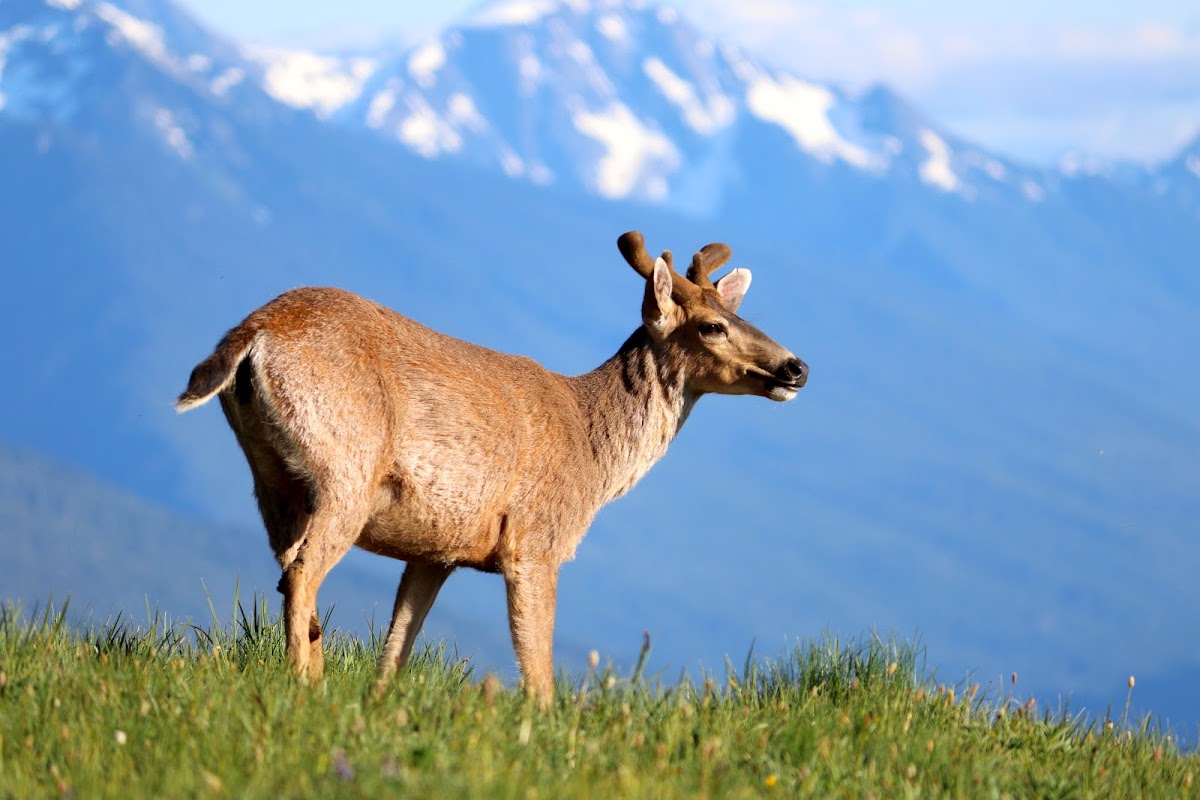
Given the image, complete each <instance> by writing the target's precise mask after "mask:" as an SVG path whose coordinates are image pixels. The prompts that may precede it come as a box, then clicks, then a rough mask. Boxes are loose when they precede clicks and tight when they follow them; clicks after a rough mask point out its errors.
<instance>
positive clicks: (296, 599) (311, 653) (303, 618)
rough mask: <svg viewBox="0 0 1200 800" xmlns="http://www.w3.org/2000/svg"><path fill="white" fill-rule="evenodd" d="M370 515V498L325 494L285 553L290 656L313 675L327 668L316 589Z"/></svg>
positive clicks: (282, 560) (299, 668) (299, 671)
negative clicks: (354, 499)
mask: <svg viewBox="0 0 1200 800" xmlns="http://www.w3.org/2000/svg"><path fill="white" fill-rule="evenodd" d="M366 519H367V508H366V504H365V503H353V502H347V501H345V500H344V499H340V498H321V499H320V500H318V503H317V506H316V507H315V508H313V509H312V510H311V511H308V512H306V514H305V516H304V518H303V526H302V530H301V531H300V535H299V536H298V538H297V541H296V543H295V545H294V546H293V547H291V548H289V549H288V550H287V551H285V552H284V553H283V554H282V555H281V556H280V559H279V561H280V566H282V567H283V577H282V578H281V579H280V581H279V588H280V591H282V592H283V624H284V631H285V634H286V636H287V654H288V660H289V661H290V662H291V663H292V668H293V669H294V670H295V671H296V673H297V674H298V675H300V676H301V677H304V678H306V679H308V680H311V681H316V680H319V679H320V678H321V676H322V675H323V674H324V671H325V654H324V650H323V644H324V643H323V636H322V631H321V623H320V618H319V617H318V615H317V591H318V589H320V587H321V583H322V582H323V581H324V580H325V576H326V575H328V574H329V570H331V569H333V567H334V565H335V564H337V562H338V561H341V559H342V556H344V555H346V553H347V552H348V551H349V550H350V548H351V547H353V546H354V542H355V541H356V540H357V539H358V535H359V533H360V532H361V531H362V528H363V525H365V524H366Z"/></svg>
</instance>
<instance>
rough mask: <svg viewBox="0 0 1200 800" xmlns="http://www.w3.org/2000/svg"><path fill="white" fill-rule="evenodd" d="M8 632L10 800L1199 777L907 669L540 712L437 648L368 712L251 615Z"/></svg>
mask: <svg viewBox="0 0 1200 800" xmlns="http://www.w3.org/2000/svg"><path fill="white" fill-rule="evenodd" d="M65 620H66V614H65V609H60V610H49V609H48V610H47V611H45V612H43V613H41V614H40V615H38V616H36V617H32V618H30V617H26V616H24V615H22V614H21V613H20V612H19V611H18V610H16V609H14V608H12V607H8V608H5V609H2V610H0V797H4V798H9V797H11V798H18V797H19V798H32V797H62V796H72V797H80V798H93V797H96V798H101V797H118V796H119V797H129V796H134V797H222V796H231V797H247V798H254V797H266V798H279V797H311V796H336V797H357V796H362V797H378V796H382V795H402V796H403V795H409V794H412V795H415V796H437V797H489V798H490V797H497V798H505V797H512V798H521V799H522V800H525V798H559V797H606V798H608V797H764V796H771V795H777V796H779V797H796V796H812V797H871V796H875V797H915V796H918V795H919V796H929V795H934V796H938V795H941V796H952V797H1005V796H1008V797H1105V798H1108V797H1139V798H1140V797H1156V796H1157V797H1181V796H1188V795H1189V794H1192V793H1194V792H1197V791H1200V787H1197V786H1196V785H1195V781H1196V779H1197V777H1198V776H1200V757H1198V756H1197V755H1196V754H1194V753H1184V752H1182V751H1181V750H1180V749H1179V747H1178V746H1177V745H1176V744H1175V743H1174V742H1173V741H1172V740H1171V739H1170V738H1169V737H1168V736H1165V735H1163V734H1160V733H1157V732H1156V731H1154V730H1153V729H1152V728H1151V726H1150V724H1149V722H1148V721H1147V722H1144V723H1142V724H1141V725H1139V726H1133V728H1130V727H1129V726H1128V725H1125V724H1122V722H1123V721H1122V720H1118V721H1117V724H1115V725H1113V726H1112V727H1111V728H1110V727H1109V726H1108V725H1107V724H1106V721H1104V720H1096V721H1094V722H1091V723H1087V722H1085V721H1084V720H1081V719H1076V718H1071V717H1070V716H1068V715H1067V714H1066V713H1065V712H1064V713H1058V714H1050V713H1044V712H1042V713H1039V712H1036V711H1034V710H1033V709H1032V708H1029V709H1027V708H1026V707H1024V706H1022V705H1020V704H1018V703H1017V702H1016V701H1015V700H1014V698H1012V697H1002V698H991V699H989V698H984V697H982V696H981V695H980V694H979V693H978V692H977V690H976V689H975V688H974V687H967V686H957V687H946V686H935V685H933V684H932V683H931V682H930V679H929V678H928V677H927V676H926V675H924V674H922V673H921V671H920V667H919V659H920V655H921V653H920V651H919V650H918V649H917V648H916V647H913V646H911V645H907V644H904V643H898V642H895V641H893V642H886V641H882V640H879V639H877V638H874V637H869V638H867V639H864V640H863V641H859V642H849V643H841V642H839V641H837V640H836V639H831V638H826V639H822V640H819V641H816V642H813V643H810V644H807V645H804V646H801V647H799V648H797V649H796V650H795V651H794V652H793V653H791V654H789V655H787V656H785V657H782V658H779V659H776V660H773V661H766V662H749V661H748V663H747V665H746V666H745V668H743V669H742V670H741V671H740V672H739V671H738V670H736V669H732V668H729V669H727V671H726V674H724V675H722V676H719V677H718V676H715V675H714V676H708V677H706V678H704V679H703V680H702V681H700V682H699V683H692V682H688V681H684V682H682V683H680V684H678V685H675V686H670V687H667V686H662V685H659V684H654V683H648V682H646V681H644V680H643V679H642V677H641V666H642V664H643V663H644V656H645V650H643V653H642V655H643V659H642V661H640V662H639V666H638V668H637V669H636V670H635V672H634V673H632V674H630V675H628V676H622V675H618V674H616V673H615V672H613V671H612V670H609V669H602V670H598V671H597V670H591V671H589V672H588V673H587V674H584V675H580V676H573V677H566V676H564V677H562V678H560V680H559V685H558V693H557V697H556V702H555V705H554V707H553V708H552V709H551V710H550V711H549V712H547V713H542V712H539V711H538V710H537V708H536V706H535V705H532V704H530V703H529V702H527V701H526V700H525V698H524V697H523V696H522V695H521V693H520V692H518V691H516V690H515V689H513V688H511V687H505V686H502V685H500V684H499V682H498V681H496V680H495V679H494V678H492V677H490V676H484V677H483V678H482V679H479V677H478V676H475V675H473V674H472V673H471V671H470V670H469V669H467V668H465V667H464V665H463V664H462V663H461V662H456V661H455V660H453V659H452V658H448V657H447V654H446V652H445V650H444V649H440V648H436V647H435V648H429V649H427V650H426V651H425V652H423V653H422V654H421V655H420V657H419V658H417V659H416V660H415V663H413V664H412V665H411V666H410V668H409V669H408V670H407V671H406V672H405V673H403V674H401V675H400V676H398V679H397V680H396V681H395V684H394V688H392V689H391V690H389V691H388V692H387V693H385V694H384V696H383V697H381V698H374V697H373V696H372V695H371V693H370V690H371V687H372V681H373V673H374V667H375V657H376V653H377V651H378V642H376V641H370V642H366V643H364V642H362V641H359V640H356V639H352V638H349V637H344V636H341V637H339V636H333V637H331V639H330V644H328V646H327V655H326V670H327V672H326V678H325V680H324V681H323V682H322V683H320V684H319V685H318V686H316V687H307V686H304V685H303V684H301V683H299V682H298V681H296V680H295V679H293V678H292V677H291V675H290V674H289V673H288V671H287V669H286V664H285V660H284V644H283V636H282V630H281V627H280V624H279V622H278V620H277V619H274V618H271V617H269V616H268V613H267V609H266V606H265V603H257V602H256V603H255V604H254V605H253V606H251V608H250V609H249V611H246V610H245V609H241V610H240V615H239V617H238V619H237V620H236V622H235V623H234V624H232V625H220V624H216V623H214V624H213V625H212V626H211V627H209V628H206V629H201V628H195V627H192V626H183V625H173V624H170V623H169V622H168V621H166V620H164V619H163V618H161V617H155V618H153V619H152V620H151V621H150V622H149V623H148V624H147V625H146V626H145V627H137V626H134V625H133V624H131V623H130V622H129V621H127V620H123V619H120V618H118V619H116V620H112V621H110V622H108V623H105V624H103V625H100V626H93V627H91V628H87V629H78V628H74V629H73V628H71V626H70V625H68V624H67V623H66V621H65Z"/></svg>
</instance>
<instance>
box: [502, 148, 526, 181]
mask: <svg viewBox="0 0 1200 800" xmlns="http://www.w3.org/2000/svg"><path fill="white" fill-rule="evenodd" d="M500 169H502V170H504V174H505V175H507V176H508V177H510V178H519V177H521V176H522V175H524V174H525V162H524V161H522V160H521V157H520V156H519V155H517V154H516V153H514V152H513V151H512V150H509V149H508V148H507V147H506V148H504V151H503V152H502V153H500Z"/></svg>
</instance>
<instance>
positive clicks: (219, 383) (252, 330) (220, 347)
mask: <svg viewBox="0 0 1200 800" xmlns="http://www.w3.org/2000/svg"><path fill="white" fill-rule="evenodd" d="M258 333H259V331H258V328H257V326H254V325H251V324H249V323H248V321H247V322H243V323H242V324H241V325H238V326H237V327H236V328H234V329H233V330H231V331H230V332H229V333H227V334H225V336H224V338H222V339H221V341H220V343H218V344H217V349H215V350H213V352H212V355H210V356H209V357H208V358H206V359H204V360H203V361H201V362H200V363H199V364H197V365H196V368H195V369H193V370H192V376H191V377H190V378H188V385H187V389H185V390H184V392H183V394H181V395H179V399H178V400H176V401H175V410H176V411H178V412H179V413H180V414H182V413H183V412H184V411H190V410H192V409H193V408H195V407H196V406H199V405H203V404H204V403H206V402H208V401H209V400H210V399H211V398H212V397H213V395H215V394H217V393H219V392H221V391H222V390H224V389H225V388H227V387H228V386H229V384H231V383H232V382H233V380H234V378H235V377H236V375H237V368H238V364H240V363H242V359H243V358H245V357H246V354H247V353H248V352H250V348H251V347H253V346H254V341H255V339H257V338H258Z"/></svg>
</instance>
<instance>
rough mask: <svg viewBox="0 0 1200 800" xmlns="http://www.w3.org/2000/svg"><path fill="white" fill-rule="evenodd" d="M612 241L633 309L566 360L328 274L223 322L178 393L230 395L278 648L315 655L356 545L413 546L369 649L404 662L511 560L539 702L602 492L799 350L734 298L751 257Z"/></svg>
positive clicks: (390, 551) (615, 488) (545, 699)
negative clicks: (506, 343) (622, 329)
mask: <svg viewBox="0 0 1200 800" xmlns="http://www.w3.org/2000/svg"><path fill="white" fill-rule="evenodd" d="M617 245H618V247H619V248H620V251H621V254H622V255H623V256H624V257H625V260H626V261H628V262H629V264H630V265H631V266H632V267H633V268H634V269H635V270H636V271H637V272H638V274H640V275H641V276H642V277H644V278H645V279H646V289H645V295H644V298H643V300H642V322H643V325H642V326H641V327H639V328H638V329H637V330H636V331H634V333H633V335H632V336H630V337H629V339H628V340H626V342H625V343H624V344H623V345H622V346H621V349H620V350H618V351H617V353H616V355H614V356H613V357H612V358H610V359H609V360H608V361H606V362H604V364H602V365H601V366H600V367H598V368H597V369H595V370H593V371H592V372H589V373H587V374H584V375H580V376H577V377H573V378H571V377H566V376H563V375H559V374H557V373H554V372H550V371H548V370H546V369H544V368H543V367H542V366H540V365H539V364H537V363H535V362H533V361H531V360H529V359H527V358H521V357H518V356H511V355H505V354H503V353H497V352H494V351H492V350H488V349H486V348H483V347H479V346H477V345H474V344H469V343H467V342H464V341H460V340H458V339H454V338H452V337H450V336H446V335H444V334H441V333H438V332H436V331H433V330H430V329H429V328H427V327H425V326H423V325H421V324H419V323H417V322H414V321H412V320H410V319H408V318H406V317H403V316H401V315H400V314H397V313H396V312H394V311H392V310H390V309H388V308H384V307H383V306H380V305H377V304H376V303H373V302H371V301H369V300H365V299H363V298H361V297H358V296H357V295H354V294H350V293H349V292H345V291H341V290H338V289H325V288H303V289H294V290H292V291H289V292H286V293H284V294H282V295H280V296H279V297H277V298H276V299H275V300H272V301H271V302H269V303H267V304H266V305H265V306H263V307H262V308H260V309H258V310H257V311H255V312H253V313H252V314H250V316H248V317H247V318H246V319H245V321H243V322H242V323H241V324H240V325H238V326H237V327H236V328H234V329H233V330H231V331H229V333H227V334H226V335H225V337H224V338H223V339H222V340H221V342H220V343H219V344H218V345H217V348H216V350H215V351H214V352H213V353H212V355H210V356H209V357H208V358H206V359H205V360H204V361H202V362H201V363H200V364H199V365H198V366H197V367H196V368H195V369H194V370H193V371H192V375H191V378H190V380H189V381H188V388H187V390H186V391H185V392H184V393H183V394H182V395H180V396H179V400H178V402H177V404H176V408H177V409H178V410H179V411H181V412H182V411H187V410H188V409H191V408H194V407H196V406H198V405H200V404H201V403H204V402H205V401H207V400H209V399H210V398H211V397H212V396H213V395H217V394H219V395H220V398H221V408H222V410H223V411H224V412H225V417H226V419H227V420H228V421H229V425H230V427H232V428H233V431H234V433H235V434H236V436H237V440H238V444H239V445H241V448H242V450H243V451H244V452H245V454H246V460H247V461H248V462H249V463H250V471H251V473H252V474H253V477H254V494H255V497H256V498H257V500H258V507H259V511H260V512H261V514H262V518H263V524H264V525H265V526H266V529H267V534H268V536H269V538H270V542H271V547H272V548H273V549H274V551H275V556H276V558H277V559H278V560H279V565H280V566H281V567H282V569H283V577H282V578H281V579H280V582H279V590H280V592H282V594H283V620H284V628H285V631H286V636H287V653H288V658H289V660H290V661H291V663H292V666H293V668H294V669H295V671H296V672H297V673H299V674H300V675H301V676H303V677H307V678H309V679H314V680H315V679H317V678H319V677H320V676H321V674H322V672H323V668H324V659H323V655H322V650H321V627H320V625H319V622H318V617H317V613H316V600H317V590H318V589H319V588H320V586H321V582H322V581H323V580H324V579H325V576H326V574H327V573H328V572H329V570H330V569H331V568H332V567H333V565H334V564H336V563H337V562H338V560H339V559H341V558H342V556H343V555H345V554H346V552H347V551H349V550H350V548H351V547H352V546H354V545H358V546H359V547H361V548H363V549H365V550H369V551H370V552H372V553H379V554H380V555H385V556H390V557H392V558H396V559H400V560H402V561H405V562H407V566H406V567H405V570H404V575H403V577H402V578H401V580H400V588H399V590H398V591H397V593H396V603H395V608H394V610H393V612H392V622H391V627H390V629H389V631H388V635H387V638H386V640H385V643H384V647H383V655H382V657H381V658H380V661H379V668H378V680H377V683H376V688H377V690H378V691H382V690H383V688H384V687H385V686H386V684H387V681H388V679H389V677H390V676H391V674H392V672H393V671H394V670H396V668H397V667H401V666H403V665H404V664H405V662H406V661H407V660H408V657H409V653H410V652H411V650H412V646H413V641H414V640H415V639H416V636H417V633H418V632H419V631H420V629H421V625H422V624H423V623H424V621H425V615H426V614H427V613H428V612H429V608H430V606H432V605H433V601H434V598H435V597H436V596H437V593H438V590H439V589H440V588H441V587H442V584H443V583H444V582H445V580H446V578H447V577H448V576H449V575H450V573H451V572H453V571H454V569H455V568H456V567H473V568H475V569H478V570H484V571H487V572H499V573H500V574H501V575H503V576H504V581H505V587H506V590H507V597H508V616H509V623H510V625H511V628H512V638H513V646H514V649H515V650H516V655H517V661H518V664H519V666H520V670H521V676H522V680H523V683H524V685H525V689H526V691H528V692H530V693H531V694H533V695H535V696H537V698H538V699H539V701H540V702H541V703H542V704H543V705H545V704H548V703H549V701H550V699H551V697H552V694H553V660H552V655H551V643H552V639H553V632H554V612H555V595H556V590H557V581H558V570H559V567H560V566H561V565H562V564H563V563H564V562H566V561H569V560H570V559H571V558H573V557H574V555H575V548H576V547H578V546H579V542H580V540H581V539H582V538H583V535H584V533H586V532H587V529H588V526H589V525H590V524H591V521H592V518H593V517H594V516H595V514H596V512H597V511H598V510H599V508H600V507H601V506H602V505H604V504H605V503H607V502H608V501H610V500H612V499H614V498H616V497H619V496H621V495H622V494H624V493H625V492H627V491H629V489H630V488H631V487H632V486H633V485H634V484H635V483H636V482H637V481H638V479H639V478H641V477H642V475H644V474H645V473H646V471H647V470H648V469H650V466H651V465H652V464H654V462H656V461H657V460H658V459H659V458H661V457H662V455H663V454H664V453H665V452H666V449H667V445H668V444H670V442H671V440H672V439H673V438H674V437H675V434H676V433H678V431H679V428H680V427H681V426H682V425H683V422H684V420H685V419H687V416H688V413H689V412H690V411H691V410H692V406H693V405H694V404H695V402H696V400H697V399H698V398H699V397H700V396H701V395H703V394H706V393H708V392H718V393H721V394H756V395H760V396H762V397H769V398H771V399H772V400H779V401H785V400H791V399H792V398H793V397H795V396H796V392H797V390H798V389H800V387H802V386H804V384H805V382H806V380H807V378H808V367H807V366H806V365H805V364H804V363H803V362H802V361H800V360H799V359H797V358H796V357H795V356H793V355H792V354H791V353H790V352H788V351H787V350H786V349H785V348H783V347H781V346H780V345H778V344H776V343H775V342H774V341H772V340H771V339H770V338H768V337H767V336H766V335H765V334H763V333H762V332H761V331H759V330H758V329H756V328H755V327H754V326H752V325H750V324H749V323H747V322H746V321H744V320H742V319H741V318H739V317H738V316H736V312H737V309H738V306H739V305H740V304H741V301H742V296H743V295H744V294H745V293H746V289H747V288H748V287H749V285H750V273H749V271H747V270H745V269H737V270H734V271H732V272H730V273H729V274H728V275H726V276H725V277H724V278H722V279H721V280H719V281H717V282H716V283H715V284H714V283H712V281H711V280H710V279H709V275H710V274H711V273H712V272H713V271H714V270H715V269H717V268H718V267H720V266H721V265H722V264H724V263H725V262H726V261H728V260H729V256H730V250H729V248H728V247H727V246H726V245H724V244H710V245H708V246H706V247H705V248H704V249H703V250H701V251H700V252H698V253H696V255H695V257H694V258H693V259H692V263H691V267H690V268H689V269H688V271H687V277H686V278H685V277H684V276H682V275H680V274H678V273H677V272H675V271H674V269H673V268H672V266H671V254H670V252H669V251H668V252H664V253H663V254H662V257H661V258H658V259H653V258H651V257H650V255H649V254H648V253H647V252H646V248H645V244H644V242H643V239H642V236H641V234H639V233H637V232H632V231H631V232H629V233H626V234H624V235H623V236H621V237H620V238H619V239H618V241H617Z"/></svg>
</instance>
